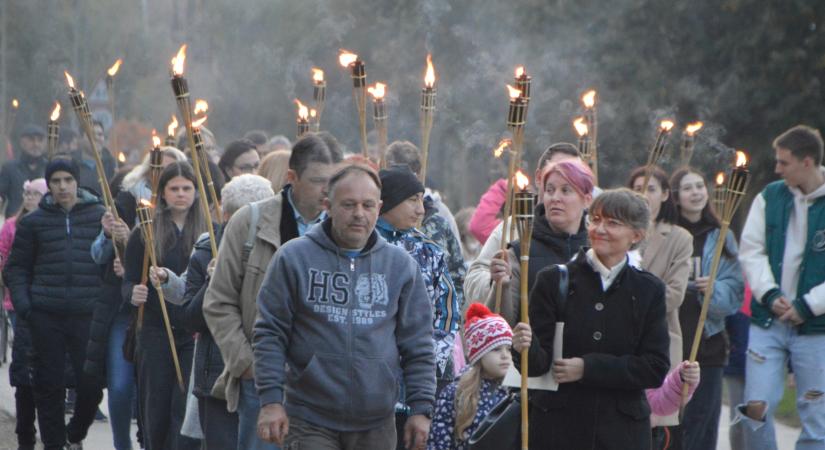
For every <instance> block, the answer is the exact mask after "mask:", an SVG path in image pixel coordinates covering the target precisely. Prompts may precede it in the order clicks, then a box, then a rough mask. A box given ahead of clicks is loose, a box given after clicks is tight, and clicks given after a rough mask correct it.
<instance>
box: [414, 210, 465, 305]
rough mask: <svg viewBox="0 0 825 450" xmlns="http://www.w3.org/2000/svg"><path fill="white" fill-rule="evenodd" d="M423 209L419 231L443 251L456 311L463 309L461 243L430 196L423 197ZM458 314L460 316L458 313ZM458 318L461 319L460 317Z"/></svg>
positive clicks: (462, 257) (462, 258)
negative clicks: (451, 282)
mask: <svg viewBox="0 0 825 450" xmlns="http://www.w3.org/2000/svg"><path fill="white" fill-rule="evenodd" d="M424 211H425V213H424V222H423V223H422V224H421V231H422V232H423V233H424V234H425V235H426V236H427V237H429V238H430V239H431V240H432V241H433V242H435V243H436V244H438V246H439V247H441V249H442V250H443V251H444V256H445V258H446V259H447V267H448V268H449V270H450V278H451V279H452V281H453V286H454V287H455V296H456V301H457V302H458V308H459V309H456V311H464V275H465V274H466V272H467V267H466V266H465V265H464V256H463V254H462V253H461V243H460V242H459V240H458V236H456V235H455V233H453V230H452V228H450V223H449V222H448V221H447V219H445V218H444V217H442V216H441V215H439V214H438V209H437V208H436V207H435V206H434V205H433V202H432V200H431V199H430V198H426V197H425V199H424ZM457 314H458V313H457ZM458 315H459V316H460V314H458ZM458 319H459V320H461V317H459V318H458Z"/></svg>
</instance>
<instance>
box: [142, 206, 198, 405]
mask: <svg viewBox="0 0 825 450" xmlns="http://www.w3.org/2000/svg"><path fill="white" fill-rule="evenodd" d="M151 209H152V205H151V204H148V202H146V201H145V200H141V202H140V206H139V207H138V208H137V215H138V220H139V223H140V225H139V226H140V232H141V234H142V235H143V245H145V247H146V248H147V249H148V253H149V261H150V262H151V263H152V266H153V267H161V266H160V265H158V258H157V253H156V250H155V231H154V230H153V228H154V226H153V225H152V215H153V214H152V212H151ZM144 267H145V266H144ZM147 280H148V271H147ZM143 281H144V283H145V282H146V281H145V280H143ZM155 292H157V294H158V303H160V312H161V314H162V316H163V325H164V326H165V327H166V335H167V337H168V338H169V349H170V350H171V352H172V361H173V362H174V364H175V375H176V376H177V378H178V387H179V388H180V390H181V391H182V392H186V388H185V387H184V384H183V374H182V373H181V370H180V360H179V359H178V351H177V346H176V345H175V335H174V334H173V333H172V326H171V324H170V322H169V313H168V312H167V311H166V299H165V298H164V295H163V288H156V289H155Z"/></svg>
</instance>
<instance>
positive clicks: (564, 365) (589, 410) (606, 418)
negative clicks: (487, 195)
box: [513, 188, 670, 450]
mask: <svg viewBox="0 0 825 450" xmlns="http://www.w3.org/2000/svg"><path fill="white" fill-rule="evenodd" d="M589 217H590V220H589V223H588V225H587V233H588V237H589V238H590V243H591V245H592V247H591V248H589V249H581V250H579V252H578V253H577V254H576V256H575V257H574V258H573V260H572V261H570V262H568V263H567V264H566V267H567V273H568V291H567V295H566V296H564V295H563V294H562V293H561V292H560V289H559V283H560V280H561V271H560V270H559V266H551V267H549V268H546V269H544V270H542V271H541V272H539V273H538V275H537V276H536V283H535V285H534V286H533V289H532V291H530V325H527V324H525V323H519V324H518V325H516V327H515V329H514V330H513V350H514V353H513V356H514V359H515V361H514V363H515V366H516V367H519V364H520V358H519V353H518V352H519V351H521V350H523V349H529V357H530V361H529V362H530V367H529V375H530V376H541V375H544V374H547V373H548V372H550V373H551V374H552V376H553V378H554V379H555V380H556V382H558V383H559V387H558V390H557V391H541V392H536V393H534V395H531V396H530V407H531V408H530V447H531V448H553V449H560V450H563V449H617V450H618V449H631V448H632V449H636V450H647V449H650V448H651V440H650V417H649V416H650V406H649V405H648V402H647V400H646V398H645V389H649V388H656V387H659V386H660V385H661V384H662V381H663V380H664V379H665V376H666V375H667V372H668V368H669V367H670V365H669V361H668V341H669V340H668V331H667V322H666V320H665V286H664V284H663V283H662V282H661V281H660V280H659V279H658V278H656V277H655V276H653V275H652V274H650V273H648V272H646V271H644V270H641V269H637V268H636V267H634V266H632V265H631V264H630V261H629V258H628V256H627V253H628V252H629V251H630V250H632V249H634V248H636V247H638V246H639V244H641V243H642V242H643V240H644V238H645V234H646V232H647V229H648V223H649V221H650V210H649V209H648V206H647V202H646V201H645V199H644V198H643V197H642V196H640V195H638V194H636V193H635V192H632V191H630V190H629V189H624V188H622V189H614V190H608V191H605V192H603V193H602V194H601V195H599V196H598V197H596V199H595V200H593V203H592V205H591V207H590V211H589ZM556 322H566V324H567V326H565V327H564V334H563V343H562V354H561V355H556V354H553V348H554V347H553V345H554V342H553V340H554V335H555V330H556ZM531 327H532V330H531ZM533 335H535V339H532V336H533Z"/></svg>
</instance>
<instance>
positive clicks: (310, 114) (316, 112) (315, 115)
mask: <svg viewBox="0 0 825 450" xmlns="http://www.w3.org/2000/svg"><path fill="white" fill-rule="evenodd" d="M317 116H318V111H316V110H315V108H310V110H309V117H312V118H313V119H314V118H316V117H317Z"/></svg>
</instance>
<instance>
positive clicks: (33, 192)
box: [23, 191, 43, 197]
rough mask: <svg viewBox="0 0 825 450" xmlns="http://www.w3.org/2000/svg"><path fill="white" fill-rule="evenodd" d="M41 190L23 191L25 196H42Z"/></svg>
mask: <svg viewBox="0 0 825 450" xmlns="http://www.w3.org/2000/svg"><path fill="white" fill-rule="evenodd" d="M42 196H43V194H41V193H40V192H39V191H23V197H42Z"/></svg>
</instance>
